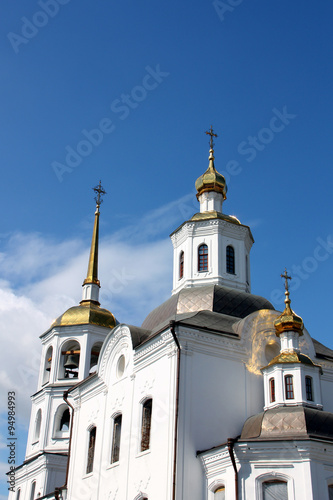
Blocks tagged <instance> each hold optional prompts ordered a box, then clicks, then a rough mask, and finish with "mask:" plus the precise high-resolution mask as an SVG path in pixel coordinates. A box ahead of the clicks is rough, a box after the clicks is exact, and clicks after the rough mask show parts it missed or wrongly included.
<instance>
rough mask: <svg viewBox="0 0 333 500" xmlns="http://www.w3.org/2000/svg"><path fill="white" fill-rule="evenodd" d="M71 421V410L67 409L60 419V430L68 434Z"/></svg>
mask: <svg viewBox="0 0 333 500" xmlns="http://www.w3.org/2000/svg"><path fill="white" fill-rule="evenodd" d="M69 421H70V413H69V408H66V409H65V410H64V412H63V414H62V416H61V419H60V426H59V430H60V431H61V432H66V431H69Z"/></svg>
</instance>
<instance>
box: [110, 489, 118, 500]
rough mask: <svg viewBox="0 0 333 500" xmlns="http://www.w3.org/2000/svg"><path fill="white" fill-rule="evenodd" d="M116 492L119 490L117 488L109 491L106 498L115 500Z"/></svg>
mask: <svg viewBox="0 0 333 500" xmlns="http://www.w3.org/2000/svg"><path fill="white" fill-rule="evenodd" d="M118 490H119V488H118V486H117V487H116V489H113V490H110V492H109V494H108V497H107V498H108V500H117V494H118Z"/></svg>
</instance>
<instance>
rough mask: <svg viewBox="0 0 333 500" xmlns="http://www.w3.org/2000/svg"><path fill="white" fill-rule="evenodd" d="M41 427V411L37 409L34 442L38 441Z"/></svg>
mask: <svg viewBox="0 0 333 500" xmlns="http://www.w3.org/2000/svg"><path fill="white" fill-rule="evenodd" d="M41 425H42V410H41V409H40V408H39V410H38V412H37V415H36V420H35V431H34V442H36V441H38V440H39V436H40V428H41Z"/></svg>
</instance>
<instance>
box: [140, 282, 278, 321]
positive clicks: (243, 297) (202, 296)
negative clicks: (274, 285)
mask: <svg viewBox="0 0 333 500" xmlns="http://www.w3.org/2000/svg"><path fill="white" fill-rule="evenodd" d="M260 309H274V307H273V306H272V304H271V303H270V302H269V301H268V300H266V299H264V298H263V297H259V296H258V295H252V294H250V293H246V292H243V291H241V290H234V289H232V288H228V287H224V286H219V285H206V286H196V287H192V288H183V289H182V290H180V292H178V293H176V294H175V295H172V296H171V297H170V299H168V300H167V301H166V302H164V303H163V304H161V305H160V306H158V307H156V309H154V310H153V311H152V312H151V313H150V314H148V316H147V317H146V319H145V320H144V322H143V323H142V328H144V329H148V330H156V329H157V327H159V326H160V325H162V324H164V323H165V322H166V320H168V319H171V318H172V319H178V315H179V314H185V313H192V312H198V311H204V310H206V311H212V312H216V313H220V314H224V315H227V316H233V317H235V318H238V319H241V318H245V317H246V316H248V315H249V314H251V313H252V312H254V311H258V310H260Z"/></svg>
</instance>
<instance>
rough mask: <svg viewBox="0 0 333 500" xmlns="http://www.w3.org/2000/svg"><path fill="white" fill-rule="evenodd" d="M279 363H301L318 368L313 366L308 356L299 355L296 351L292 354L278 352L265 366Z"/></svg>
mask: <svg viewBox="0 0 333 500" xmlns="http://www.w3.org/2000/svg"><path fill="white" fill-rule="evenodd" d="M279 363H302V364H305V365H310V366H319V365H315V364H314V362H313V361H312V359H311V358H309V356H307V355H306V354H301V353H298V352H296V351H293V352H280V354H278V355H277V356H275V358H273V359H272V360H271V361H270V362H269V363H268V365H267V366H271V365H277V364H279Z"/></svg>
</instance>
